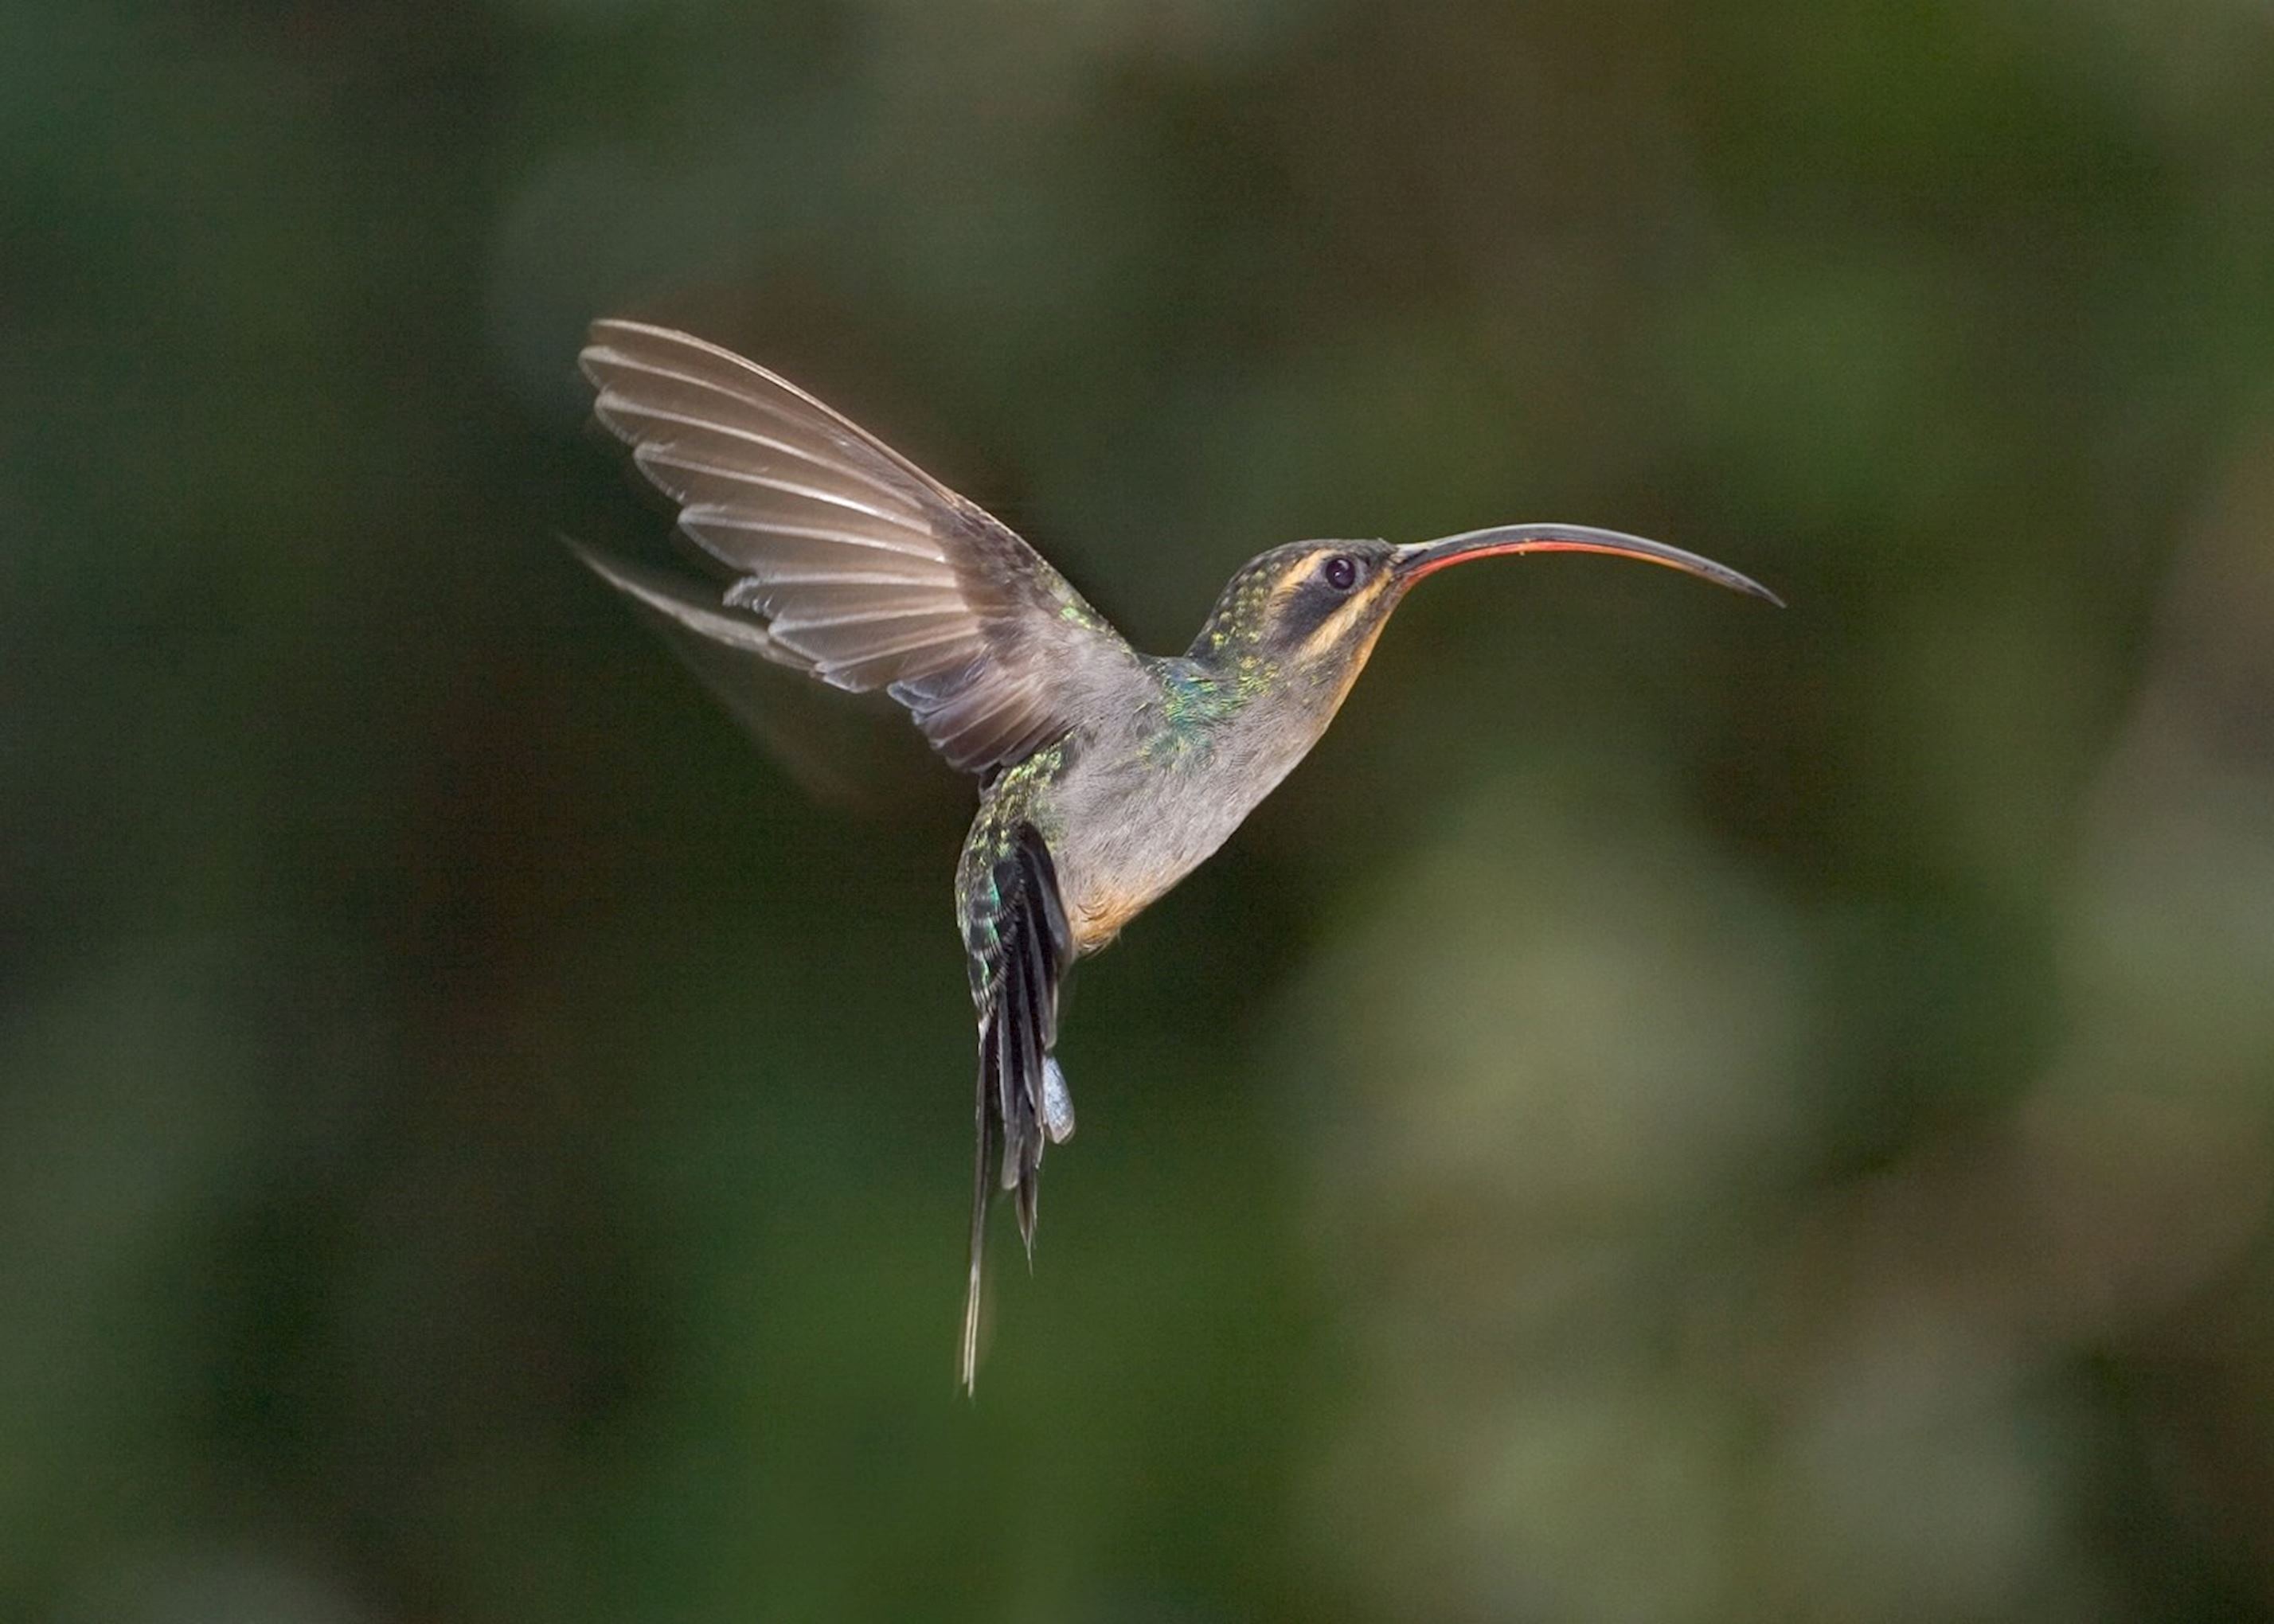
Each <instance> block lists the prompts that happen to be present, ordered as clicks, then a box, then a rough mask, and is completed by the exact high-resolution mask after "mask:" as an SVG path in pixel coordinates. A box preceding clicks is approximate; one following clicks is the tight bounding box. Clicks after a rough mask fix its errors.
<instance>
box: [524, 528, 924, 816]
mask: <svg viewBox="0 0 2274 1624" xmlns="http://www.w3.org/2000/svg"><path fill="white" fill-rule="evenodd" d="M561 539H562V540H563V542H564V543H565V544H566V545H567V546H568V548H569V551H570V552H571V553H575V554H576V556H577V557H578V558H579V559H581V560H583V561H584V565H585V567H586V568H589V569H591V572H592V573H593V574H594V575H598V576H599V577H600V579H601V580H603V581H605V582H606V583H608V584H609V585H610V586H612V587H614V588H615V589H616V590H618V591H619V592H621V593H622V594H623V595H624V596H625V597H626V598H630V599H631V600H632V603H633V605H635V606H636V608H637V609H638V611H639V613H640V616H641V618H642V619H643V620H646V621H647V622H648V624H649V625H651V626H652V627H653V628H655V629H656V631H657V632H658V633H659V634H660V635H662V637H663V640H664V641H665V643H667V644H668V645H669V646H670V648H671V651H672V652H673V653H674V654H676V655H677V656H678V657H679V658H680V661H681V664H683V665H686V666H687V668H688V669H689V671H691V672H692V673H694V674H695V677H696V679H697V680H698V681H700V682H701V683H702V684H703V686H704V688H705V689H706V690H707V691H708V692H709V693H710V695H711V696H712V698H714V699H716V700H717V701H718V702H719V703H720V704H721V705H723V706H725V707H726V709H727V712H728V714H730V715H731V716H733V717H734V719H735V720H736V721H737V722H739V723H741V724H742V726H743V727H744V728H745V729H747V730H748V731H749V733H751V735H752V736H753V737H755V738H756V739H757V741H759V742H760V743H761V744H764V746H765V747H766V749H767V751H768V753H769V754H771V755H772V756H773V757H774V758H775V760H776V761H778V762H779V763H780V764H781V765H782V766H783V767H785V768H787V770H788V771H789V775H790V776H791V777H792V778H794V779H796V780H797V782H798V784H799V786H801V787H802V788H803V789H804V790H805V791H806V793H809V794H810V795H812V796H814V797H815V798H816V799H817V800H820V801H827V802H829V803H830V804H831V805H832V806H838V807H842V808H847V810H851V811H856V812H861V813H864V814H867V815H869V816H890V815H893V814H897V813H900V812H901V811H904V810H905V809H907V808H908V807H909V806H910V804H911V803H912V802H920V801H922V798H923V795H922V791H921V790H920V789H919V788H918V787H917V786H920V785H922V784H924V783H927V782H929V781H930V778H931V771H929V770H930V769H931V768H932V762H931V759H930V757H928V756H926V755H925V753H924V747H923V745H922V743H921V742H920V741H918V740H917V739H916V738H915V735H913V734H912V733H909V732H908V730H907V726H905V725H904V724H903V723H902V722H901V721H900V718H899V716H898V714H897V713H895V712H893V711H892V707H891V706H890V705H889V704H884V703H881V696H880V703H879V705H877V706H876V707H870V706H858V707H855V706H848V705H847V704H846V703H844V702H843V701H842V700H840V699H839V698H837V697H836V696H835V695H830V694H827V693H825V692H824V691H823V690H822V689H820V688H816V687H814V686H813V685H812V684H811V683H809V682H807V681H806V680H804V674H809V673H810V672H811V669H812V667H811V665H810V664H809V662H808V661H806V660H805V659H804V658H802V657H801V656H799V655H796V654H794V653H793V652H791V651H790V650H787V649H785V648H783V647H782V646H781V645H780V644H779V643H776V642H775V641H774V639H773V637H772V634H770V633H769V632H768V631H767V630H766V628H765V623H764V621H762V620H758V619H757V617H756V616H754V615H751V614H749V613H747V612H745V611H742V610H737V609H728V608H727V607H725V606H724V605H721V604H720V602H719V589H718V588H717V587H716V586H715V585H713V584H712V583H710V582H708V581H705V580H704V579H703V578H702V577H700V576H697V575H692V574H690V573H689V572H688V571H685V570H664V569H654V568H649V567H648V566H646V565H644V564H638V563H635V562H633V561H632V560H629V559H627V558H622V557H620V556H617V555H615V554H613V553H608V552H606V551H604V550H603V549H601V548H598V547H593V546H589V545H585V544H584V543H583V542H580V541H575V540H571V539H569V538H567V537H563V538H561ZM802 673H803V674H802ZM855 709H858V710H860V711H862V712H863V714H862V715H859V716H848V715H847V714H846V712H847V711H850V710H855Z"/></svg>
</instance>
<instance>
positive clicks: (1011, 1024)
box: [960, 823, 1073, 1392]
mask: <svg viewBox="0 0 2274 1624" xmlns="http://www.w3.org/2000/svg"><path fill="white" fill-rule="evenodd" d="M990 882H991V886H992V890H993V892H994V895H995V897H996V898H997V912H996V914H995V915H994V917H993V920H992V921H991V925H990V934H991V935H992V936H993V938H994V940H993V951H991V952H990V953H989V954H988V955H987V958H986V959H985V972H986V979H985V994H984V1000H983V1014H982V1016H981V1019H980V1025H979V1086H978V1091H977V1098H976V1101H975V1104H974V1107H973V1112H974V1116H975V1119H976V1120H975V1129H976V1132H975V1139H976V1141H977V1146H976V1149H975V1152H974V1162H973V1168H972V1176H971V1273H970V1277H969V1279H968V1282H966V1285H965V1290H964V1299H963V1345H962V1358H961V1365H960V1368H961V1372H962V1377H963V1386H964V1390H965V1391H966V1392H969V1391H970V1390H971V1388H972V1385H973V1380H974V1378H975V1375H976V1373H977V1371H978V1365H979V1313H980V1304H981V1289H980V1288H981V1284H982V1274H983V1266H984V1263H985V1259H986V1251H987V1204H988V1200H989V1198H990V1195H991V1193H992V1192H991V1191H990V1188H989V1185H988V1179H987V1172H988V1166H987V1164H988V1159H989V1157H990V1154H996V1153H998V1150H999V1154H1000V1159H1001V1171H1000V1179H1001V1183H1002V1185H1003V1187H1004V1188H1005V1190H1009V1191H1012V1192H1014V1199H1015V1202H1016V1206H1017V1211H1018V1215H1019V1238H1020V1240H1022V1241H1024V1242H1025V1243H1026V1247H1027V1260H1028V1263H1029V1264H1032V1262H1033V1261H1034V1257H1035V1204H1036V1201H1037V1199H1039V1196H1040V1193H1041V1188H1042V1165H1043V1147H1044V1146H1045V1145H1047V1144H1050V1143H1053V1142H1056V1141H1058V1140H1061V1139H1065V1138H1066V1137H1067V1136H1068V1135H1070V1134H1072V1133H1073V1096H1072V1095H1071V1094H1069V1093H1068V1092H1067V1090H1066V1082H1065V1072H1063V1071H1060V1070H1059V1069H1058V1061H1057V1060H1056V1059H1055V1058H1053V1057H1052V1056H1051V1054H1050V1050H1051V1049H1052V1047H1053V1046H1054V1045H1055V1044H1056V1043H1057V1042H1058V983H1059V981H1060V980H1061V979H1062V978H1063V977H1064V975H1065V970H1066V966H1068V965H1069V964H1070V963H1071V962H1072V961H1073V937H1072V934H1071V933H1070V932H1069V931H1068V929H1066V919H1065V907H1064V906H1063V905H1062V904H1061V903H1060V901H1059V899H1058V870H1057V867H1056V865H1055V864H1054V863H1053V862H1052V861H1051V858H1050V848H1049V847H1048V846H1045V845H1044V844H1043V838H1042V836H1041V835H1040V834H1039V833H1038V832H1036V831H1035V828H1034V826H1033V825H1032V824H1029V823H1022V824H1020V826H1019V830H1018V831H1017V833H1016V835H1015V836H1014V837H1013V839H1012V842H1011V845H1010V848H1009V850H1008V851H1006V852H1005V854H1004V855H1003V856H1002V857H1001V858H999V859H998V861H996V864H995V866H994V868H993V869H992V871H991V873H990Z"/></svg>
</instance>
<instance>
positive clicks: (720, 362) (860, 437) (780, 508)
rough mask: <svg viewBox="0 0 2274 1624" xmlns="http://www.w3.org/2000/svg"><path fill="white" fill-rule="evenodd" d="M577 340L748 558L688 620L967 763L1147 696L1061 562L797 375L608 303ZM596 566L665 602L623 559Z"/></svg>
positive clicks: (984, 764) (689, 610)
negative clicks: (901, 720)
mask: <svg viewBox="0 0 2274 1624" xmlns="http://www.w3.org/2000/svg"><path fill="white" fill-rule="evenodd" d="M581 359H582V363H583V365H584V372H585V374H586V376H587V377H589V378H590V379H591V380H592V382H593V384H594V385H595V386H596V387H597V388H598V389H599V398H598V400H597V401H596V402H595V404H594V408H593V410H594V414H595V415H596V416H597V417H599V420H600V421H601V422H602V423H603V424H605V425H606V426H607V427H608V428H609V429H610V430H612V431H613V432H615V433H616V434H617V435H619V436H620V437H621V438H622V439H623V440H627V441H629V443H630V444H631V446H632V448H633V457H634V460H635V462H636V463H637V465H638V467H639V469H640V470H641V471H642V472H643V473H644V474H645V475H646V476H647V477H648V478H649V479H650V480H651V481H652V482H653V483H654V484H655V485H656V486H657V487H658V488H659V489H660V490H661V491H663V492H665V494H666V495H668V496H669V497H671V498H672V499H673V500H675V501H676V502H678V503H679V504H680V506H681V512H680V525H681V529H683V530H685V531H686V532H687V534H688V535H689V537H691V538H693V539H694V541H695V543H696V545H697V546H698V547H700V548H701V549H702V550H703V552H704V553H705V554H706V555H708V557H709V558H710V559H711V560H713V561H714V562H715V563H716V564H717V565H718V566H719V568H721V569H722V570H723V571H725V572H727V573H728V574H730V575H732V576H733V577H734V579H733V580H732V582H731V583H730V584H728V585H727V587H726V589H725V590H724V592H723V594H722V595H721V596H720V598H719V600H718V605H717V606H716V607H715V608H712V609H702V608H701V607H700V605H697V604H695V603H694V602H693V600H692V599H691V598H689V597H688V595H686V594H680V595H678V596H676V597H675V598H674V600H673V601H674V605H675V606H674V607H672V608H668V609H665V610H663V611H661V613H665V614H666V616H667V617H668V618H669V619H670V620H671V621H672V623H673V625H674V628H675V629H676V630H678V631H680V632H682V633H685V634H691V635H695V636H698V637H716V638H719V640H721V641H724V642H727V643H731V644H733V645H734V646H735V647H736V648H738V649H741V650H744V651H755V652H758V653H760V654H763V655H764V657H765V658H769V659H773V660H776V661H778V662H779V663H780V664H783V665H789V666H791V667H793V668H794V669H797V670H802V671H806V672H809V673H811V674H812V675H814V676H816V677H818V678H819V679H821V680H823V681H825V682H827V683H830V684H832V685H833V686H835V687H838V688H852V689H856V690H867V689H871V688H885V689H889V690H890V691H891V693H892V696H893V697H894V698H896V699H898V700H899V701H900V703H902V704H904V705H906V706H907V708H908V710H909V711H910V712H911V713H912V714H913V715H914V717H915V721H916V724H917V726H920V727H921V728H922V730H923V732H924V733H925V735H926V736H927V737H928V738H929V739H930V741H931V742H932V744H933V746H934V747H935V748H937V749H938V750H939V752H940V753H941V754H942V755H943V756H945V757H946V758H947V759H948V761H949V762H951V763H953V764H954V765H955V766H957V767H959V768H961V769H963V770H965V771H986V770H987V769H989V768H990V767H993V766H997V765H998V764H1000V763H1004V762H1006V761H1010V760H1013V759H1016V758H1017V757H1018V756H1020V755H1023V754H1024V753H1026V752H1027V751H1028V750H1031V749H1033V748H1035V746H1037V745H1039V744H1041V743H1043V742H1044V741H1047V740H1048V739H1050V738H1051V737H1053V736H1055V735H1057V734H1058V733H1064V732H1065V731H1066V730H1067V729H1068V728H1069V727H1071V726H1073V725H1074V723H1075V722H1077V721H1078V720H1080V719H1081V717H1082V716H1083V715H1085V714H1088V713H1094V712H1095V711H1097V710H1099V709H1100V708H1104V707H1111V706H1113V705H1115V704H1118V703H1137V701H1138V699H1139V697H1140V696H1141V693H1142V687H1141V684H1142V676H1141V667H1140V666H1139V665H1138V661H1137V657H1136V656H1135V655H1134V654H1133V652H1132V651H1131V650H1130V649H1129V646H1128V644H1127V643H1125V642H1123V641H1122V639H1121V638H1120V636H1119V635H1118V634H1116V633H1115V632H1113V631H1112V630H1111V628H1109V627H1107V626H1106V625H1105V623H1104V622H1103V620H1101V619H1100V618H1099V617H1098V615H1097V614H1096V611H1094V610H1092V609H1091V608H1090V607H1089V605H1088V604H1087V603H1085V602H1084V601H1083V600H1082V598H1081V595H1080V594H1079V593H1077V592H1076V591H1075V590H1073V587H1072V586H1070V585H1068V584H1067V583H1066V581H1065V577H1064V576H1062V575H1059V574H1058V571H1056V570H1055V569H1052V568H1050V565H1049V564H1047V563H1046V562H1044V561H1043V559H1042V558H1041V556H1040V555H1039V554H1037V553H1035V551H1034V549H1033V548H1031V547H1029V546H1028V545H1027V544H1026V543H1025V542H1023V541H1021V540H1020V538H1018V537H1017V536H1016V535H1014V534H1013V533H1012V531H1011V530H1009V529H1007V528H1006V527H1005V525H1003V524H1002V523H1001V522H1000V521H998V520H997V519H995V518H994V517H993V516H991V515H989V514H987V513H986V512H984V511H983V509H981V508H978V507H976V506H975V505H974V504H972V503H971V502H968V501H967V500H964V499H963V498H962V497H960V496H958V495H956V494H955V492H953V491H950V490H949V489H948V488H947V487H946V486H945V485H941V484H940V483H939V482H938V481H937V480H935V479H933V478H932V477H930V475H928V474H926V473H925V472H923V470H921V469H919V468H917V467H916V466H915V463H913V462H909V461H908V460H907V458H906V457H903V456H901V455H900V454H899V453H898V452H896V451H894V450H892V448H891V447H888V446H886V445H885V443H884V442H883V441H881V440H877V439H876V438H875V437H874V436H872V435H870V434H869V433H867V432H864V431H863V430H862V429H860V428H859V427H857V426H855V425H854V424H852V423H851V422H849V421H847V419H846V418H844V417H840V416H839V415H838V414H837V413H836V412H834V411H832V410H830V409H829V408H828V407H826V406H825V405H823V404H822V403H821V402H819V401H817V400H815V399H814V398H813V397H812V396H811V395H808V394H806V393H805V392H804V391H803V390H802V389H800V388H798V387H796V386H795V385H794V384H792V383H790V382H788V381H787V380H784V379H782V378H779V377H777V376H776V375H775V374H773V373H772V372H768V371H766V370H765V369H764V367H761V366H758V365H755V364H754V363H752V362H749V361H746V360H744V359H743V358H742V357H740V356H737V355H735V354H734V353H733V352H732V351H730V350H722V349H720V348H719V347H718V346H717V345H715V344H710V343H706V342H704V341H703V340H701V339H698V338H694V337H690V336H689V335H687V334H684V333H676V332H673V331H671V330H669V329H667V328H664V327H650V326H647V325H645V324H644V323H641V322H633V321H617V320H607V321H599V322H596V323H594V324H593V327H592V331H591V341H590V342H589V343H588V344H587V346H586V348H585V350H584V353H583V356H582V357H581ZM586 561H587V562H594V560H592V558H591V556H590V555H586ZM594 568H596V569H598V570H599V573H600V574H601V575H602V577H603V578H604V579H606V580H608V581H609V582H610V583H611V584H613V585H615V586H617V587H618V588H619V590H624V591H627V592H628V593H630V594H632V595H633V596H635V597H639V598H641V600H642V601H643V603H644V604H646V605H647V606H648V607H650V608H651V609H653V608H656V607H657V605H655V603H654V602H653V601H652V600H651V598H649V597H645V596H643V593H642V590H640V589H637V588H635V587H634V586H632V585H629V584H628V581H629V579H630V577H629V575H628V574H627V573H626V572H625V571H624V570H623V569H621V568H614V569H612V568H604V567H603V566H602V565H600V564H599V563H597V562H594ZM698 610H699V612H698ZM1007 1058H1008V1059H1009V1060H1013V1061H1015V1060H1016V1059H1017V1056H1015V1055H1012V1056H1008V1057H1007Z"/></svg>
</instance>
